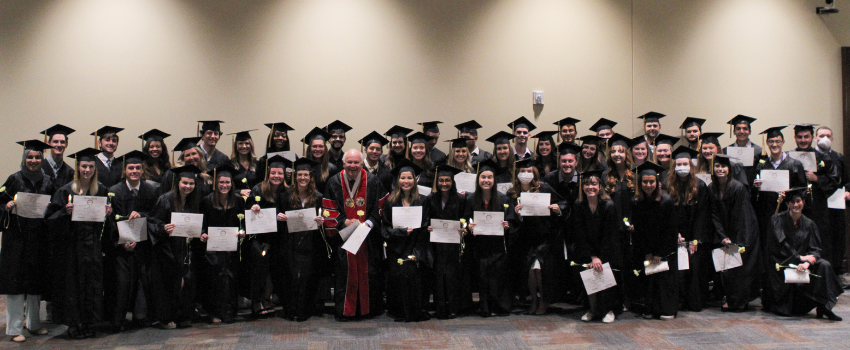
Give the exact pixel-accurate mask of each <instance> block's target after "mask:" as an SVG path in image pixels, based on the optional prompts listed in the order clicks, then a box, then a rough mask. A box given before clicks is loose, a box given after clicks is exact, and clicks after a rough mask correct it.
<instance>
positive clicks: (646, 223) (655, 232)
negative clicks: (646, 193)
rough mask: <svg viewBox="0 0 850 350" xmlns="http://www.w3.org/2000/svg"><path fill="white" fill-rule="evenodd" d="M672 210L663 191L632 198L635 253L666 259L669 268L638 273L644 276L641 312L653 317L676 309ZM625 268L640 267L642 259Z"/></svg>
mask: <svg viewBox="0 0 850 350" xmlns="http://www.w3.org/2000/svg"><path fill="white" fill-rule="evenodd" d="M672 212H673V200H672V199H670V195H668V194H667V193H662V194H661V200H656V199H655V198H654V197H652V198H648V197H644V198H642V199H640V200H638V199H637V198H635V199H634V200H632V218H630V221H631V223H632V224H633V225H634V227H635V229H634V237H635V238H636V239H635V242H636V247H635V248H636V249H635V250H636V253H637V254H636V255H637V256H638V257H640V259H642V260H646V256H647V255H649V254H652V256H654V257H656V256H657V257H661V260H662V261H667V264H668V266H669V267H670V270H669V271H664V272H659V273H655V274H652V275H649V276H647V275H644V274H641V276H640V277H639V278H645V279H646V284H647V289H646V301H647V305H646V306H647V310H646V311H644V314H652V316H653V317H659V316H675V315H676V314H677V312H678V310H679V278H678V277H679V264H678V259H677V256H676V251H677V250H676V249H677V248H678V244H679V235H678V233H677V232H676V231H677V230H676V229H677V227H676V225H675V222H674V221H673V220H670V213H672ZM629 270H644V265H643V263H640V264H638V265H636V266H635V265H632V266H631V267H630V268H629Z"/></svg>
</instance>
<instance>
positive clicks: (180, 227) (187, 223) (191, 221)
mask: <svg viewBox="0 0 850 350" xmlns="http://www.w3.org/2000/svg"><path fill="white" fill-rule="evenodd" d="M171 223H172V224H174V225H176V226H175V227H174V232H173V233H172V234H171V236H172V237H195V238H197V237H201V232H202V231H203V229H204V214H187V213H171Z"/></svg>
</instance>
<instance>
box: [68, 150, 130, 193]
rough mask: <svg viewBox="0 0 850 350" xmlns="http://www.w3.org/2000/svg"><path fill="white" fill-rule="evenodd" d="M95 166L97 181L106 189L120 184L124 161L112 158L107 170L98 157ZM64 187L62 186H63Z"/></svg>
mask: <svg viewBox="0 0 850 350" xmlns="http://www.w3.org/2000/svg"><path fill="white" fill-rule="evenodd" d="M94 164H95V165H96V166H97V181H98V182H100V183H102V184H103V185H104V186H106V187H107V188H109V187H112V186H115V184H117V183H119V182H121V174H122V173H123V172H124V159H121V158H119V157H113V158H112V165H110V166H109V167H108V168H107V167H106V164H104V163H103V160H101V159H100V157H98V158H97V161H95V162H94ZM63 185H64V184H63Z"/></svg>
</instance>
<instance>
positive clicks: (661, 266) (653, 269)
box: [643, 261, 670, 276]
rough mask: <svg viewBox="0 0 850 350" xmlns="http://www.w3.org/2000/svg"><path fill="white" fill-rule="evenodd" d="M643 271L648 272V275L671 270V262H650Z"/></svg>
mask: <svg viewBox="0 0 850 350" xmlns="http://www.w3.org/2000/svg"><path fill="white" fill-rule="evenodd" d="M643 271H644V272H645V273H646V275H647V276H649V275H653V274H656V273H659V272H664V271H670V264H668V263H667V262H666V261H662V262H660V263H657V264H649V266H647V267H646V268H645V269H644V270H643Z"/></svg>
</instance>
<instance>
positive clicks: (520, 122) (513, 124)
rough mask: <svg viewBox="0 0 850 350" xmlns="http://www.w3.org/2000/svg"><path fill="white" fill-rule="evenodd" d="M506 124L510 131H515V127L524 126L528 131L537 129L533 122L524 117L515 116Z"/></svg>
mask: <svg viewBox="0 0 850 350" xmlns="http://www.w3.org/2000/svg"><path fill="white" fill-rule="evenodd" d="M508 126H509V127H510V128H511V131H513V132H516V129H517V128H526V129H528V131H529V132H531V131H532V130H534V129H537V127H536V126H534V124H532V123H531V121H529V120H528V119H526V118H525V117H519V118H517V119H516V120H514V121H512V122H510V123H508Z"/></svg>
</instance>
